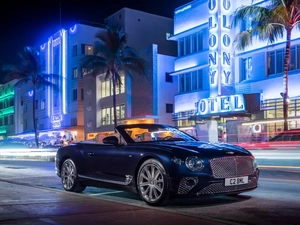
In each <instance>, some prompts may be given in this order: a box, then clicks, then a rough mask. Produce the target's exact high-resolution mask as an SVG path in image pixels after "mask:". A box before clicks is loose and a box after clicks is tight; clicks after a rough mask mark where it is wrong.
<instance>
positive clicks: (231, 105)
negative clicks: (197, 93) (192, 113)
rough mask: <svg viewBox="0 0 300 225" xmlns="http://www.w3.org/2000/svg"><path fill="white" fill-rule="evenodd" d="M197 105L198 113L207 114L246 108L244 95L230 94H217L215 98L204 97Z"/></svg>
mask: <svg viewBox="0 0 300 225" xmlns="http://www.w3.org/2000/svg"><path fill="white" fill-rule="evenodd" d="M195 106H196V115H207V114H214V113H225V112H231V111H244V110H245V103H244V96H243V95H228V96H217V97H215V98H203V99H200V100H199V101H198V102H196V103H195Z"/></svg>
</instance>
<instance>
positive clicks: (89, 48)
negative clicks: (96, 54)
mask: <svg viewBox="0 0 300 225" xmlns="http://www.w3.org/2000/svg"><path fill="white" fill-rule="evenodd" d="M93 51H94V47H93V45H86V44H81V54H84V55H93Z"/></svg>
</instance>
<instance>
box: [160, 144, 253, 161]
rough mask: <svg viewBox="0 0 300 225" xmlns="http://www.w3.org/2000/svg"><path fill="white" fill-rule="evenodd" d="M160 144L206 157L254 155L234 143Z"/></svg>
mask: <svg viewBox="0 0 300 225" xmlns="http://www.w3.org/2000/svg"><path fill="white" fill-rule="evenodd" d="M159 145H162V146H165V147H172V148H173V151H176V149H177V150H178V151H180V149H181V150H185V151H190V152H191V153H197V154H200V155H202V156H205V157H208V158H210V157H221V156H229V155H233V156H240V155H252V154H251V152H249V151H247V150H246V149H245V148H243V147H241V146H237V145H233V144H228V143H223V142H203V141H194V142H183V141H178V142H164V143H162V142H161V143H159Z"/></svg>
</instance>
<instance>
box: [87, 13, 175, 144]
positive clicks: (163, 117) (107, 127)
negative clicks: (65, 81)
mask: <svg viewBox="0 0 300 225" xmlns="http://www.w3.org/2000/svg"><path fill="white" fill-rule="evenodd" d="M105 23H106V24H107V25H109V26H114V25H117V26H119V27H122V28H123V30H124V32H125V33H126V34H127V37H128V39H127V43H126V45H127V46H130V47H132V48H134V49H135V50H136V51H137V52H138V53H139V54H140V57H142V58H144V59H145V60H146V61H147V63H148V67H149V71H148V72H149V76H148V78H147V77H142V76H139V75H137V74H135V75H134V77H133V79H131V78H130V77H129V76H122V84H123V85H121V86H120V87H119V88H118V90H117V96H116V101H117V120H118V123H119V124H128V123H164V124H170V125H173V124H174V122H173V121H172V113H173V105H174V95H175V94H176V93H177V90H178V82H177V77H172V76H170V74H169V73H170V72H172V71H173V68H174V59H175V56H176V54H177V43H176V42H175V41H171V42H170V41H169V40H168V37H169V35H170V34H171V33H172V31H173V19H170V18H166V17H162V16H158V15H153V14H149V13H145V12H141V11H138V10H133V9H129V8H123V9H121V10H119V11H118V12H116V13H114V14H113V15H111V16H109V17H107V18H106V19H105ZM103 77H104V75H101V74H99V76H98V78H97V79H95V78H91V77H85V79H84V82H85V84H84V89H85V96H86V97H85V107H84V110H85V112H84V118H85V133H86V135H87V136H86V139H91V138H94V137H95V136H96V135H97V134H99V133H101V134H105V135H108V134H109V133H112V132H114V131H113V130H114V129H113V126H114V123H113V121H114V120H113V119H114V118H113V104H112V103H113V99H112V91H111V90H112V83H111V81H110V80H104V79H103Z"/></svg>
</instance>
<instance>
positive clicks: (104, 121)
mask: <svg viewBox="0 0 300 225" xmlns="http://www.w3.org/2000/svg"><path fill="white" fill-rule="evenodd" d="M113 111H114V110H113V107H110V108H103V109H101V125H109V124H112V123H113V122H114V115H113ZM116 112H117V119H124V118H125V105H117V106H116Z"/></svg>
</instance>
